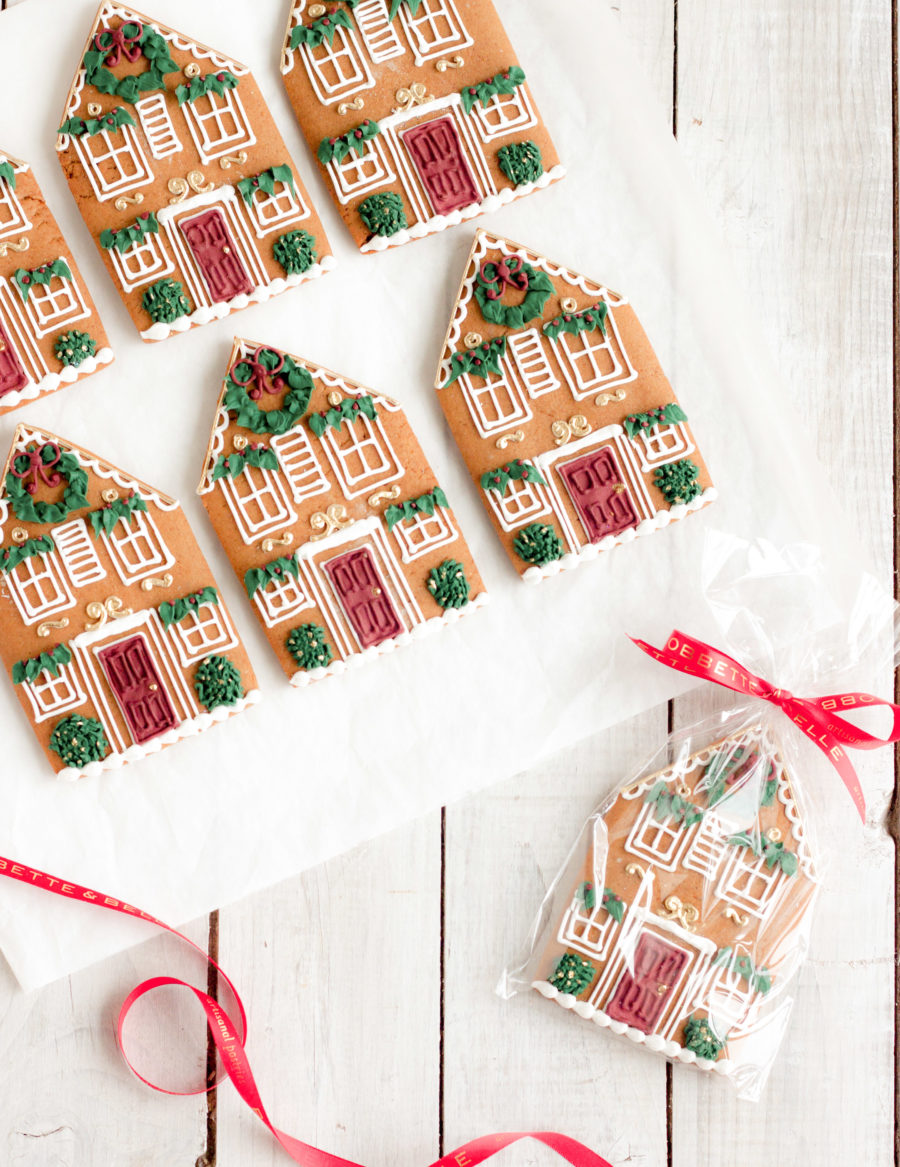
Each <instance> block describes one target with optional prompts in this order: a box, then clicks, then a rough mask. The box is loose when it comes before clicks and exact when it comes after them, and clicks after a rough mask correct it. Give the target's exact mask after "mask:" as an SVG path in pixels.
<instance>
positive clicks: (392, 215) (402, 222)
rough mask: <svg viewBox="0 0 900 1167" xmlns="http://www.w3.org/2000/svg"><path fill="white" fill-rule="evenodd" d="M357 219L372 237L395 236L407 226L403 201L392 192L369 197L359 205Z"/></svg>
mask: <svg viewBox="0 0 900 1167" xmlns="http://www.w3.org/2000/svg"><path fill="white" fill-rule="evenodd" d="M359 217H360V218H361V219H362V221H363V222H364V223H365V225H366V226H367V227H368V228H369V230H370V231H371V232H372V234H373V235H396V234H397V232H398V231H403V230H405V228H406V226H407V222H406V214H405V212H404V210H403V199H401V198H400V196H399V195H398V194H394V192H393V191H387V192H385V193H384V194H373V195H369V197H368V198H367V199H365V200H364V201H363V202H361V203H360V204H359Z"/></svg>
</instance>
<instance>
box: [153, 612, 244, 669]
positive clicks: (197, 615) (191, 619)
mask: <svg viewBox="0 0 900 1167" xmlns="http://www.w3.org/2000/svg"><path fill="white" fill-rule="evenodd" d="M169 635H170V636H171V637H172V638H173V639H174V641H175V646H176V648H177V649H178V655H179V657H180V658H181V663H182V665H184V666H185V667H186V666H187V665H189V664H192V663H193V662H194V661H197V660H200V658H201V657H204V656H209V655H210V653H213V652H226V651H227V650H228V649H229V648H234V647H235V646H236V645H237V637H236V636H235V634H234V629H233V628H232V627H231V623H230V622H229V619H228V614H227V613H226V611H225V609H224V608H223V607H222V606H221V605H220V604H198V605H197V607H196V608H191V610H190V611H189V612H188V614H187V615H186V616H185V617H184V618H183V619H181V620H178V621H177V622H176V623H174V624H170V625H169Z"/></svg>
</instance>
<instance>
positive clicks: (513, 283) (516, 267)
mask: <svg viewBox="0 0 900 1167" xmlns="http://www.w3.org/2000/svg"><path fill="white" fill-rule="evenodd" d="M491 268H493V271H494V274H493V275H490V274H489V269H491ZM478 274H479V275H480V276H481V282H482V284H483V285H484V288H485V295H486V296H487V298H488V299H489V300H499V299H500V297H501V296H502V295H503V288H504V286H509V287H510V288H516V289H517V290H518V291H520V292H527V291H528V273H527V272H526V271H523V270H522V257H521V256H519V255H511V256H510V257H509V259H508V260H506V259H500V260H497V262H496V263H495V262H494V261H493V260H492V259H486V260H485V261H484V263H483V264H482V265H481V268H480V269H479V272H478Z"/></svg>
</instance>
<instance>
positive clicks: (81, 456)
mask: <svg viewBox="0 0 900 1167" xmlns="http://www.w3.org/2000/svg"><path fill="white" fill-rule="evenodd" d="M29 442H40V443H44V442H54V443H55V444H56V445H57V446H59V448H60V449H61V450H64V451H66V452H68V453H71V454H75V456H76V457H77V458H78V461H79V462H80V463H81V465H82V467H84V469H86V470H90V471H91V472H92V473H93V474H96V475H97V476H98V477H99V478H108V479H110V480H111V481H112V482H114V483H115V484H116V486H119V487H121V488H122V490H135V491H137V492H138V494H140V496H141V497H142V498H143V499H145V500H146V501H147V502H152V503H153V504H154V505H155V506H158V507H159V509H160V510H162V511H175V510H178V507H179V503H178V500H177V499H174V498H170V497H169V495H167V494H163V493H162V491H159V490H155V489H154V488H153V487H152V486H149V485H148V484H147V483H146V482H142V481H141V480H140V479H139V478H131V477H130V476H129V475H127V474H125V473H123V472H122V471H121V470H119V469H118V467H116V466H113V465H112V464H111V463H110V462H107V461H105V459H103V458H101V457H100V456H99V455H97V454H92V453H91V451H90V450H85V449H84V448H83V447H82V446H77V445H75V443H74V442H70V441H69V440H68V439H67V438H61V437H60V436H59V435H58V434H52V433H50V431H49V430H39V429H35V428H33V427H32V426H27V425H24V424H23V423H21V422H20V423H19V425H18V426H17V427H16V432H15V434H13V440H12V445H11V446H10V448H9V453H8V454H7V456H6V462H5V464H4V466H3V478H2V482H0V497H4V496H5V494H6V475H7V472H8V470H9V466H10V463H11V462H12V459H13V457H14V456H15V455H16V454H19V453H21V452H22V450H24V449H25V447H26V446H27V445H28V443H29Z"/></svg>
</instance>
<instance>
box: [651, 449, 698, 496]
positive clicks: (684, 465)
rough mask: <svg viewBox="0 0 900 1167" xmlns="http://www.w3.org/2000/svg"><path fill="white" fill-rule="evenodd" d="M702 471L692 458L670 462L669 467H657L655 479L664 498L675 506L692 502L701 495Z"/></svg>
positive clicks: (654, 472)
mask: <svg viewBox="0 0 900 1167" xmlns="http://www.w3.org/2000/svg"><path fill="white" fill-rule="evenodd" d="M699 477H700V470H699V467H698V466H697V464H696V462H692V461H691V459H690V458H682V459H681V461H680V462H670V463H669V465H668V466H657V468H656V469H655V470H654V471H653V478H654V482H655V485H656V487H657V489H658V490H660V491H661V492H662V496H663V498H664V499H665V500H666V502H667V503H669V505H670V506H673V505H674V504H675V503H679V502H691V501H692V500H693V499H695V498H696V497H697V495H698V494H699V493H700V489H701V488H700V483H699V482H698V481H697V480H698V478H699Z"/></svg>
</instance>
